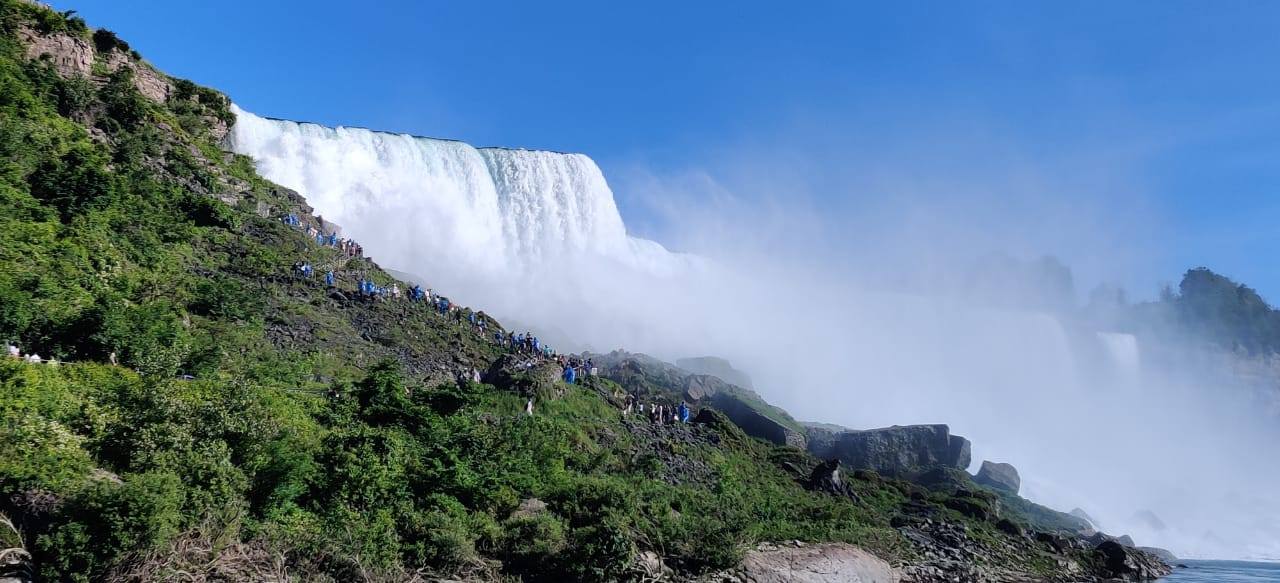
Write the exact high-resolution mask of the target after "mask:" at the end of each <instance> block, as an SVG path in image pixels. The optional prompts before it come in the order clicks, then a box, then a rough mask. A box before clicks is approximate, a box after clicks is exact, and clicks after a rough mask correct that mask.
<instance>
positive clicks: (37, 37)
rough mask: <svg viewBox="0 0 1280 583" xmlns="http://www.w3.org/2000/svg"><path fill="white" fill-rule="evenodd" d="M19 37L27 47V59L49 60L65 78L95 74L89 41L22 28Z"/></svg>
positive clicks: (67, 35) (74, 36) (69, 35)
mask: <svg viewBox="0 0 1280 583" xmlns="http://www.w3.org/2000/svg"><path fill="white" fill-rule="evenodd" d="M18 37H19V38H21V39H22V41H23V43H24V44H26V45H27V58H29V59H39V58H41V57H45V55H48V56H47V57H45V58H47V59H49V62H50V63H51V64H52V65H53V68H54V69H55V70H56V71H58V74H59V75H62V76H63V77H71V76H74V75H79V76H81V77H88V76H89V74H90V73H92V72H93V47H92V46H91V45H90V44H89V40H88V39H85V38H81V37H79V36H76V35H72V34H65V33H63V34H49V35H43V34H40V33H39V32H37V31H35V30H32V29H29V28H21V29H19V30H18Z"/></svg>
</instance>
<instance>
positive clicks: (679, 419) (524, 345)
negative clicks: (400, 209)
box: [282, 213, 690, 424]
mask: <svg viewBox="0 0 1280 583" xmlns="http://www.w3.org/2000/svg"><path fill="white" fill-rule="evenodd" d="M318 220H319V221H320V223H321V225H323V224H324V222H323V221H324V219H318ZM282 221H283V222H284V223H285V224H286V225H289V226H292V227H295V228H299V229H302V230H304V231H305V232H306V234H307V236H308V237H313V238H314V239H315V242H316V244H317V245H321V246H327V247H334V248H337V249H339V250H340V251H342V252H343V253H345V254H347V255H349V256H351V257H361V256H363V253H364V249H363V248H362V247H360V245H359V244H358V243H356V242H355V241H353V240H351V239H344V238H341V237H338V236H337V235H336V234H335V233H329V234H325V233H323V232H322V231H321V230H320V229H317V228H316V227H314V226H311V225H306V226H303V222H302V221H301V220H300V219H299V218H298V216H297V215H296V214H293V213H290V214H288V215H286V216H285V217H283V219H282ZM294 271H295V273H296V274H297V276H298V277H300V278H303V279H312V278H313V277H314V276H315V273H316V270H315V267H314V266H312V265H311V264H310V263H309V262H305V261H303V262H298V263H295V264H294ZM337 279H338V278H337V275H336V274H335V273H334V271H333V270H332V269H326V270H325V271H324V285H325V286H326V287H329V288H336V287H337ZM356 292H357V293H358V294H359V297H361V298H364V299H367V300H371V301H382V300H400V299H402V298H406V299H407V300H408V301H410V302H413V303H422V304H425V305H427V306H429V307H430V308H432V309H433V310H435V312H436V313H437V314H438V315H440V316H442V317H450V316H452V317H453V318H454V319H455V320H456V321H458V322H459V323H461V322H462V321H463V319H464V317H465V319H466V321H467V323H468V324H469V325H470V327H471V329H472V330H473V331H474V332H476V333H478V334H480V335H482V336H483V337H489V336H488V327H489V325H488V322H487V319H486V318H484V317H483V316H482V315H479V314H478V313H477V312H476V311H474V310H465V309H463V308H460V307H459V306H457V305H455V304H453V302H451V301H450V300H449V298H447V297H444V296H441V295H438V294H436V293H435V292H434V291H433V290H430V289H423V288H422V286H419V285H413V286H410V287H408V288H407V289H405V290H403V293H402V290H401V288H400V284H399V283H397V282H392V283H391V284H389V285H379V284H378V283H376V282H375V281H374V280H373V279H372V278H370V277H368V276H367V275H365V274H360V275H359V276H358V280H357V281H356ZM464 313H465V316H464ZM492 339H493V342H494V344H496V345H498V346H499V347H501V348H503V349H505V350H507V351H509V352H511V353H514V354H517V355H521V356H524V357H527V360H525V361H524V363H523V364H524V367H525V368H532V367H534V366H537V365H539V364H541V363H543V362H547V361H551V362H554V363H556V364H558V365H559V367H560V369H561V376H560V378H561V379H562V380H563V381H564V382H565V383H568V384H571V385H572V384H576V383H578V382H579V379H583V378H586V377H588V376H596V375H597V374H598V370H597V369H596V366H595V363H594V362H593V361H592V359H591V358H582V357H575V356H570V355H563V354H558V353H557V352H556V351H555V349H554V348H552V347H551V346H550V345H549V344H547V343H545V342H543V341H542V340H541V339H540V338H538V337H537V336H535V335H533V334H532V333H530V332H527V331H526V332H523V333H517V332H515V331H510V332H506V333H504V332H503V331H502V330H495V331H494V332H493V335H492ZM468 372H469V374H465V373H463V374H460V375H459V380H463V379H465V380H471V381H473V382H480V372H479V371H478V370H476V369H471V370H470V371H468ZM622 412H623V415H624V416H625V417H630V416H632V415H639V416H640V417H641V418H644V419H647V420H648V421H649V422H651V423H655V424H676V423H688V422H689V415H690V410H689V406H688V404H687V403H684V402H681V403H680V404H679V405H674V406H673V405H669V404H666V403H660V402H657V401H654V402H649V403H643V402H639V401H638V400H637V399H636V397H635V396H634V395H628V396H627V397H626V402H625V405H624V407H623V411H622ZM525 413H526V414H527V415H533V398H529V399H528V400H527V401H526V403H525Z"/></svg>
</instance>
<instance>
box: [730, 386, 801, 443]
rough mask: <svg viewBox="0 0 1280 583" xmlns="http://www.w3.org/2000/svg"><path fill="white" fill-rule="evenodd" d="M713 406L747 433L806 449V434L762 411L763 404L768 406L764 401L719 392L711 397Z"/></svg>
mask: <svg viewBox="0 0 1280 583" xmlns="http://www.w3.org/2000/svg"><path fill="white" fill-rule="evenodd" d="M711 406H712V407H715V408H716V409H719V410H720V411H721V412H723V413H724V414H725V416H726V417H728V418H729V420H730V421H733V423H734V425H737V426H738V427H741V428H742V431H743V432H744V433H746V434H747V435H750V436H752V437H755V438H759V439H763V440H765V441H768V442H772V443H776V444H778V445H789V446H792V447H795V448H797V449H805V443H806V442H805V437H804V434H802V433H800V432H799V431H796V430H794V429H792V428H791V427H788V426H787V424H785V423H783V422H782V421H780V420H778V419H774V418H773V417H771V416H769V415H767V414H766V413H764V412H763V411H761V410H760V409H761V408H762V406H767V405H763V401H761V402H760V403H754V402H752V401H750V400H749V399H747V398H746V397H744V396H743V395H739V394H737V393H736V392H719V393H716V394H715V395H714V396H712V397H711Z"/></svg>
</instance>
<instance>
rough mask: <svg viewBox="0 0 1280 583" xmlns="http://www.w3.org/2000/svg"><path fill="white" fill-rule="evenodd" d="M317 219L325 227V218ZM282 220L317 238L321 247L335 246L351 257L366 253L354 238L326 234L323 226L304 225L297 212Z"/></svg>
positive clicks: (333, 233)
mask: <svg viewBox="0 0 1280 583" xmlns="http://www.w3.org/2000/svg"><path fill="white" fill-rule="evenodd" d="M316 220H318V221H319V222H320V226H321V227H322V228H323V227H324V219H323V218H319V217H317V219H316ZM280 221H281V222H282V223H284V224H286V225H289V226H290V227H293V228H295V229H300V230H302V231H303V232H305V233H306V234H307V237H310V238H312V239H315V242H316V245H320V246H321V247H333V248H334V249H337V250H338V251H341V252H342V253H344V254H346V255H349V256H351V257H361V256H363V255H364V247H361V246H360V244H359V243H356V242H355V241H354V240H352V239H346V238H343V237H339V236H338V234H337V233H336V232H330V233H328V234H326V233H325V232H324V231H323V230H322V229H321V228H316V227H315V226H314V225H303V223H302V219H300V218H298V215H297V214H296V213H289V214H287V215H285V216H284V217H281V219H280Z"/></svg>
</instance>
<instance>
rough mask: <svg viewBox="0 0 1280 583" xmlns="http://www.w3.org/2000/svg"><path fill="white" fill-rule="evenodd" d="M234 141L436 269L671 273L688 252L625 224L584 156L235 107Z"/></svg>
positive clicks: (282, 177)
mask: <svg viewBox="0 0 1280 583" xmlns="http://www.w3.org/2000/svg"><path fill="white" fill-rule="evenodd" d="M233 110H234V112H235V114H236V119H237V121H236V124H235V126H234V127H233V129H232V132H231V135H230V137H229V143H230V147H231V149H232V150H233V151H235V152H237V153H240V154H245V155H247V156H249V157H251V158H253V159H254V160H255V162H256V164H257V167H258V171H259V172H260V173H261V174H262V175H263V176H265V177H266V178H268V179H270V180H272V181H273V182H276V183H278V184H281V185H283V186H285V187H288V188H291V189H294V190H297V191H298V192H300V193H301V194H302V195H303V196H305V197H306V198H307V201H308V202H309V203H310V204H311V205H312V206H313V207H314V208H315V209H316V212H317V213H318V214H320V215H322V216H323V217H324V218H325V219H326V220H331V221H334V222H336V223H338V224H340V225H342V226H343V227H344V228H345V231H346V233H348V234H349V235H350V236H351V237H353V238H355V239H357V240H359V241H360V242H361V243H362V244H363V245H364V247H365V249H366V250H368V251H369V252H370V254H372V255H373V256H374V257H376V258H378V259H379V260H380V261H383V262H385V263H387V264H389V265H392V266H395V267H397V268H400V269H406V270H412V271H415V272H422V273H423V275H425V276H426V277H427V278H428V279H431V280H434V281H442V280H443V281H448V282H453V283H461V282H466V281H471V282H483V281H489V282H494V281H497V280H509V279H510V276H512V275H521V274H523V275H528V274H530V273H533V272H539V271H541V272H545V271H547V268H548V265H550V266H552V267H554V266H556V265H558V264H559V263H558V262H563V261H566V260H573V259H580V258H589V259H603V260H608V261H609V262H611V263H616V264H621V265H622V266H625V267H627V268H629V269H634V270H641V271H649V272H655V273H659V274H662V273H666V274H669V273H671V272H672V271H673V270H679V269H681V267H682V266H683V265H684V264H686V263H687V262H688V260H689V258H688V257H687V256H683V255H680V254H675V253H671V252H669V251H667V250H666V249H665V248H663V247H662V246H661V245H659V244H657V243H655V242H653V241H648V240H644V239H639V238H635V237H630V236H628V235H627V232H626V228H625V226H624V225H623V222H622V217H621V216H620V215H619V213H618V208H617V205H616V204H615V202H614V198H613V192H612V191H611V190H610V189H609V185H608V183H607V182H606V181H605V178H604V175H603V174H602V173H601V172H600V169H599V167H597V166H596V164H595V162H593V161H592V160H591V159H590V158H588V157H587V156H584V155H581V154H562V153H557V152H545V151H531V150H515V149H505V148H475V147H473V146H471V145H468V144H466V143H463V142H457V141H451V140H441V139H433V138H423V137H417V136H410V135H406V134H392V133H385V132H377V131H371V130H367V129H362V128H347V127H337V128H329V127H324V126H320V125H316V124H310V123H297V122H292V121H284V120H275V119H267V118H263V117H259V116H256V115H254V114H252V113H249V112H247V111H244V110H242V109H240V108H238V107H235V106H233Z"/></svg>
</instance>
